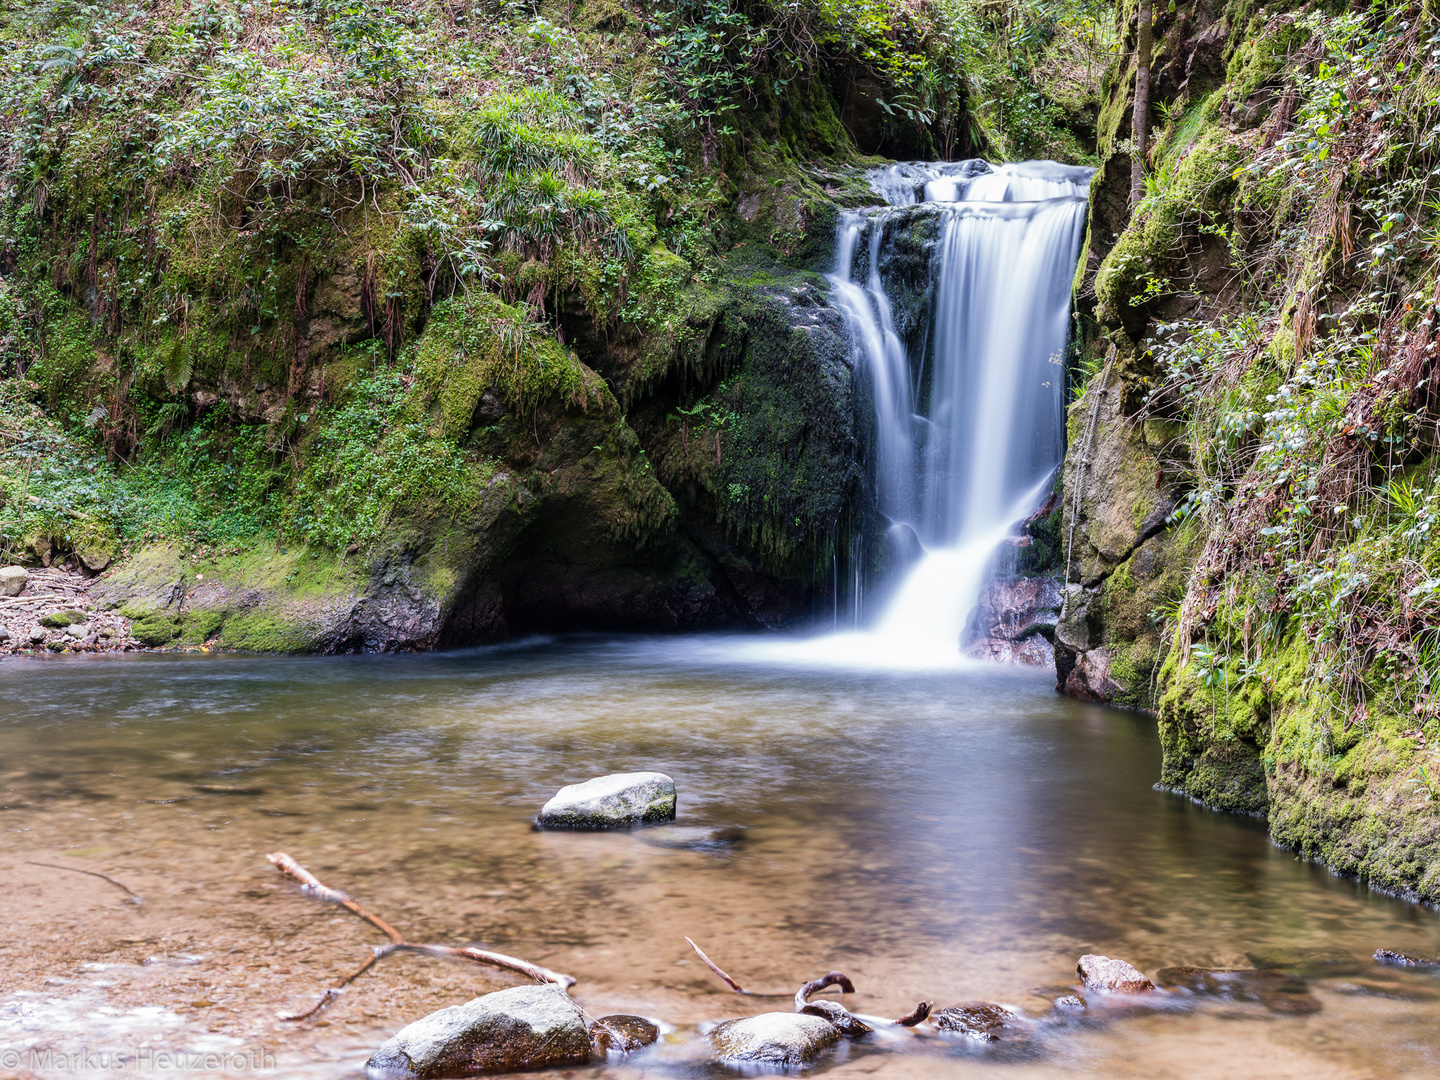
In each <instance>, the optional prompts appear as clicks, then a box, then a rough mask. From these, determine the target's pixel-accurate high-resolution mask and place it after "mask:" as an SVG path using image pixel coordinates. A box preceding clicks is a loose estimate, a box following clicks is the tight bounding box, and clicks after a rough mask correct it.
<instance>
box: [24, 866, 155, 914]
mask: <svg viewBox="0 0 1440 1080" xmlns="http://www.w3.org/2000/svg"><path fill="white" fill-rule="evenodd" d="M27 865H29V866H47V867H49V868H50V869H51V870H69V871H70V873H72V874H88V875H89V876H90V877H98V878H99V879H100V880H101V881H108V882H109V883H110V884H111V885H114V886H115V887H116V888H117V889H119V890H120V891H121V892H123V893H124V894H125V898H126V900H128V901H129V902H130V903H132V904H143V903H144V902H145V901H144V900H142V899H140V895H139V894H138V893H136V892H134V891H133V890H132V889H131V888H130V886H129V885H126V884H123V883H122V882H119V881H116V880H115V879H114V878H113V877H109V876H107V875H105V874H100V873H96V872H95V871H94V870H81V869H80V868H79V867H78V866H61V865H59V864H58V863H49V862H35V861H34V860H33V859H32V860H28V861H27Z"/></svg>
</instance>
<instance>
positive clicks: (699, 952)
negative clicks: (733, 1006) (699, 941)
mask: <svg viewBox="0 0 1440 1080" xmlns="http://www.w3.org/2000/svg"><path fill="white" fill-rule="evenodd" d="M685 940H686V941H687V942H689V943H690V948H692V949H694V950H695V955H696V956H698V957H700V960H701V962H702V963H703V964H704V965H705V966H706V967H708V968H709V969H710V970H711V971H713V972H714V973H715V974H716V975H718V976H720V981H721V982H723V983H724V984H725V985H726V986H728V987H730V989H731V990H734V991H735V993H737V994H743V995H744V996H745V997H757V998H788V997H789V996H790V992H789V991H788V990H782V991H779V992H778V993H773V994H769V993H764V992H762V991H759V990H746V989H745V988H744V987H743V986H741V985H740V984H739V983H738V982H736V981H735V980H734V979H732V978H731V977H730V976H729V975H727V974H725V972H724V971H722V970H721V969H720V967H719V965H717V964H716V963H715V961H714V960H711V959H710V957H708V956H706V955H705V951H704V950H703V949H701V948H700V946H699V945H696V944H695V942H693V941H690V939H689V938H688V937H687V938H686V939H685Z"/></svg>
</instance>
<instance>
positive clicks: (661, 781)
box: [536, 772, 675, 829]
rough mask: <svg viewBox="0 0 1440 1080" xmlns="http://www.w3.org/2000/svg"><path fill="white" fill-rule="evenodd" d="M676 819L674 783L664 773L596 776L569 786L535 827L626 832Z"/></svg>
mask: <svg viewBox="0 0 1440 1080" xmlns="http://www.w3.org/2000/svg"><path fill="white" fill-rule="evenodd" d="M674 819H675V781H674V780H672V779H670V777H668V776H666V775H665V774H664V773H658V772H633V773H612V774H611V775H609V776H597V777H596V778H595V779H593V780H586V781H585V782H584V783H583V784H570V785H569V786H568V787H563V788H561V789H560V790H559V792H557V793H556V795H555V797H554V798H553V799H551V800H550V801H549V802H547V803H546V804H545V806H544V807H543V808H542V809H541V811H540V816H539V817H538V818H537V819H536V824H538V825H540V826H542V827H543V828H551V829H557V828H558V829H628V828H631V827H633V826H636V825H654V824H660V823H661V822H666V821H673V820H674Z"/></svg>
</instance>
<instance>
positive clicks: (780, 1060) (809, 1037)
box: [710, 1012, 840, 1068]
mask: <svg viewBox="0 0 1440 1080" xmlns="http://www.w3.org/2000/svg"><path fill="white" fill-rule="evenodd" d="M839 1041H840V1032H839V1031H838V1030H837V1029H836V1027H835V1025H834V1024H832V1023H830V1021H828V1020H826V1019H824V1018H823V1017H819V1016H805V1015H802V1014H800V1013H783V1012H771V1013H761V1014H760V1015H759V1016H747V1017H745V1018H744V1019H741V1020H727V1021H726V1022H725V1023H723V1024H721V1025H720V1026H719V1027H717V1028H715V1030H713V1031H711V1032H710V1045H711V1046H712V1047H714V1049H715V1060H716V1061H718V1062H720V1063H721V1064H723V1065H781V1066H785V1067H787V1068H793V1067H794V1066H797V1065H808V1064H810V1062H812V1061H814V1060H815V1059H816V1058H818V1057H819V1056H820V1055H821V1054H822V1053H823V1052H824V1051H825V1050H826V1049H827V1048H829V1047H831V1046H834V1045H835V1044H836V1043H837V1042H839Z"/></svg>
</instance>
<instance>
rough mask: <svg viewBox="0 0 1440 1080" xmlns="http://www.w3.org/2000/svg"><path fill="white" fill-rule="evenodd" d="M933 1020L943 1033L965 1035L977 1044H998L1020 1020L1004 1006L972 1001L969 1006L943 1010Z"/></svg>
mask: <svg viewBox="0 0 1440 1080" xmlns="http://www.w3.org/2000/svg"><path fill="white" fill-rule="evenodd" d="M931 1019H932V1020H933V1021H934V1022H935V1026H936V1027H937V1028H939V1029H940V1030H941V1031H949V1032H953V1033H955V1034H957V1035H963V1036H965V1037H966V1038H967V1039H973V1040H974V1041H975V1042H997V1041H998V1040H1000V1039H1001V1038H1003V1037H1004V1036H1005V1033H1006V1029H1007V1028H1010V1027H1013V1026H1014V1024H1015V1021H1016V1020H1017V1019H1019V1018H1018V1017H1017V1016H1016V1015H1015V1014H1014V1013H1013V1012H1011V1011H1010V1010H1009V1009H1007V1008H1005V1007H1004V1006H1002V1005H992V1004H990V1003H989V1002H986V1001H972V1002H971V1003H970V1004H968V1005H956V1006H954V1007H953V1008H949V1009H941V1010H940V1011H939V1012H938V1013H935V1015H934V1016H932V1017H931Z"/></svg>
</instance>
